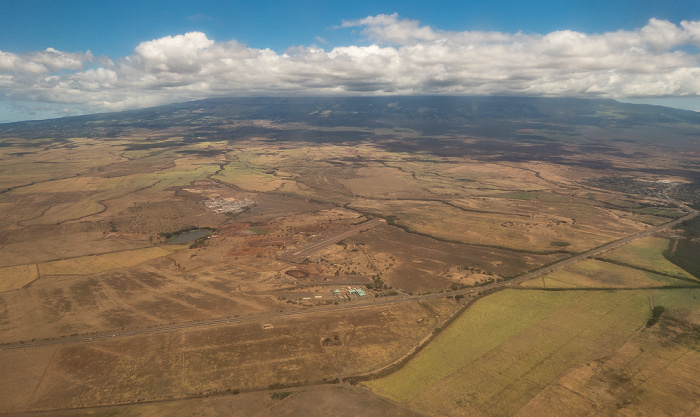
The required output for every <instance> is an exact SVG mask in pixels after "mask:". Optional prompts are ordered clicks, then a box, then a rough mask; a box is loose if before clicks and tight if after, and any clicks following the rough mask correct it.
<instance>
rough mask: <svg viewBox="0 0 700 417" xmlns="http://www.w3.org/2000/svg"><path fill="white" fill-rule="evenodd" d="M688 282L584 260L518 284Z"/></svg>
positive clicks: (578, 285) (618, 285)
mask: <svg viewBox="0 0 700 417" xmlns="http://www.w3.org/2000/svg"><path fill="white" fill-rule="evenodd" d="M673 285H692V284H691V283H689V282H688V281H682V280H679V279H676V278H672V277H669V276H666V275H660V274H655V273H652V272H648V271H642V270H639V269H635V268H628V267H626V266H622V265H617V264H614V263H610V262H603V261H598V260H593V259H588V260H585V261H583V262H578V263H576V264H574V265H570V266H567V267H566V268H564V269H560V270H557V271H554V272H552V273H549V274H547V275H545V276H544V277H541V278H536V279H533V280H530V281H527V282H525V283H523V284H522V286H523V287H528V288H542V287H544V288H636V287H663V286H673Z"/></svg>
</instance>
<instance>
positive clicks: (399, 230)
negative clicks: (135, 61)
mask: <svg viewBox="0 0 700 417" xmlns="http://www.w3.org/2000/svg"><path fill="white" fill-rule="evenodd" d="M698 208H700V115H698V114H695V113H693V112H688V111H680V110H674V109H668V108H661V107H654V106H641V105H629V104H621V103H617V102H614V101H612V100H579V99H544V98H540V99H532V98H525V97H518V98H511V97H462V98H456V97H390V98H240V99H212V100H204V101H198V102H190V103H183V104H175V105H169V106H162V107H157V108H153V109H145V110H138V111H129V112H122V113H109V114H99V115H89V116H79V117H72V118H65V119H55V120H45V121H32V122H21V123H10V124H4V125H0V370H2V373H3V376H4V378H3V379H2V381H0V415H28V414H27V413H31V415H82V414H86V415H87V414H90V415H114V414H115V413H116V414H119V415H122V414H123V415H158V414H162V415H189V414H192V413H196V412H202V413H204V412H210V413H214V415H223V414H225V415H241V416H243V415H284V413H287V414H289V415H299V414H302V413H311V414H314V413H316V414H318V413H324V412H327V411H328V410H330V409H333V410H338V407H339V406H338V404H343V403H345V402H348V401H352V402H354V404H356V405H354V406H353V407H355V408H348V409H345V410H343V411H338V412H339V413H342V412H345V413H346V414H340V415H355V414H358V413H359V414H362V415H372V413H375V415H397V416H404V415H405V416H409V415H435V416H443V415H483V416H496V415H498V416H501V415H522V416H527V415H547V414H548V413H549V414H550V415H563V414H561V413H563V412H564V411H566V412H568V413H569V415H586V414H591V415H595V413H598V412H601V411H600V410H604V411H603V413H604V414H605V415H628V414H629V413H641V414H642V415H664V413H667V414H669V415H692V413H697V412H698V408H697V406H696V405H694V403H693V398H697V395H698V392H697V388H696V386H695V385H697V384H695V383H694V381H693V377H692V375H693V372H694V371H693V370H700V368H699V367H698V363H699V362H698V358H699V357H700V356H698V344H697V340H698V339H697V334H698V326H700V304H699V303H698V302H697V296H698V292H699V291H700V276H699V275H698V268H697V256H696V255H697V251H696V250H695V248H697V239H698V232H697V231H698V230H699V228H698V226H697V225H698V217H696V216H697V209H698ZM655 307H662V308H661V309H659V308H656V309H655ZM652 318H654V320H653V322H652V320H651V319H652ZM659 364H663V366H662V365H659ZM673 380H675V381H678V382H677V383H675V384H673V386H669V381H673ZM663 381H666V383H664V382H663ZM311 398H313V399H315V401H310V399H311ZM357 404H361V405H357ZM362 404H364V405H362ZM651 404H667V406H663V407H662V406H660V405H659V406H654V407H653V408H652V407H651V406H650V405H651ZM357 407H359V408H357ZM363 407H364V408H363ZM340 408H342V407H340ZM175 409H177V410H175ZM226 410H228V411H226ZM232 410H236V411H232ZM309 410H312V411H309ZM546 410H552V411H551V413H550V412H548V411H546ZM556 410H559V411H556ZM645 410H649V411H645ZM177 413H180V414H177ZM222 413H223V414H222ZM226 413H228V414H226ZM231 413H232V414H231ZM236 413H238V414H236ZM266 413H267V414H266ZM352 413H355V414H352Z"/></svg>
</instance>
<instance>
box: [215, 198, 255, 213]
mask: <svg viewBox="0 0 700 417" xmlns="http://www.w3.org/2000/svg"><path fill="white" fill-rule="evenodd" d="M204 205H205V206H207V207H208V208H209V209H210V210H213V211H214V212H216V213H240V212H242V211H243V210H245V209H246V208H248V207H252V206H254V205H255V200H253V199H252V198H235V197H223V198H210V199H209V200H207V201H205V202H204Z"/></svg>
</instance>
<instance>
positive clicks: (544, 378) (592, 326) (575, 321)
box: [366, 290, 650, 415]
mask: <svg viewBox="0 0 700 417" xmlns="http://www.w3.org/2000/svg"><path fill="white" fill-rule="evenodd" d="M649 314H650V312H649V299H648V294H647V293H646V292H644V291H624V292H622V291H619V292H613V291H609V292H608V291H606V292H602V291H601V292H577V291H571V292H542V291H513V290H506V291H501V292H498V293H496V294H494V295H491V296H489V297H487V298H484V299H482V300H480V301H478V302H477V303H475V304H474V305H473V306H472V308H471V309H470V310H469V311H467V312H466V313H465V314H464V315H462V317H460V318H459V319H458V320H457V321H455V322H454V323H453V325H451V326H450V327H449V328H447V329H446V330H444V331H443V332H442V333H441V334H440V335H439V336H438V337H437V338H435V340H434V341H433V342H432V343H431V344H430V345H428V346H426V348H425V349H424V350H423V351H421V352H420V353H419V354H418V355H417V356H416V357H415V358H414V359H413V360H412V361H410V362H409V363H408V364H406V366H405V367H403V368H402V369H401V370H399V371H397V372H396V373H394V374H392V375H389V376H387V377H385V378H382V379H378V380H375V381H370V382H367V383H366V385H367V386H368V387H370V388H371V389H372V390H374V391H375V392H376V393H378V394H380V395H383V396H385V397H387V398H390V399H392V400H394V401H398V402H403V403H410V404H411V405H412V406H414V407H416V408H418V409H421V410H424V411H428V412H431V414H439V415H443V414H452V413H453V412H454V411H455V410H456V409H462V412H468V411H469V409H470V408H472V407H473V408H474V409H478V410H483V411H486V410H488V411H489V412H487V414H493V413H495V414H498V415H501V414H509V415H512V414H514V413H515V412H516V411H517V410H518V409H519V407H521V406H522V405H523V404H524V403H526V402H527V401H529V399H530V398H532V397H533V396H534V395H535V394H536V393H537V392H538V391H539V390H541V389H542V388H544V387H545V386H546V385H548V384H549V383H550V382H552V381H553V380H554V379H555V378H557V377H558V376H559V375H561V374H562V373H563V372H565V371H566V370H567V369H568V368H569V367H571V366H574V365H577V364H579V363H581V362H585V361H588V360H593V359H596V358H598V357H600V356H603V355H605V354H609V353H611V352H613V351H614V350H615V349H617V348H618V347H619V346H621V345H622V344H623V343H624V341H625V340H626V339H627V337H629V335H631V334H632V333H633V332H634V331H635V330H636V329H638V328H640V327H641V326H643V325H644V324H645V322H646V320H647V319H648V318H649Z"/></svg>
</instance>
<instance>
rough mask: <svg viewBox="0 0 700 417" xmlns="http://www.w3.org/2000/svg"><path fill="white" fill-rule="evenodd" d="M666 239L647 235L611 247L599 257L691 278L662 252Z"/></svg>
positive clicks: (666, 244) (666, 246)
mask: <svg viewBox="0 0 700 417" xmlns="http://www.w3.org/2000/svg"><path fill="white" fill-rule="evenodd" d="M668 244H669V242H668V239H664V238H660V237H653V236H649V237H646V238H644V239H639V240H635V241H634V242H632V243H630V244H628V245H625V246H622V247H620V248H617V249H613V250H611V251H610V252H607V253H605V254H603V255H601V256H600V257H601V258H602V259H606V260H612V261H616V262H621V263H624V264H627V265H633V266H637V267H640V268H644V269H649V270H653V271H658V272H661V273H664V274H669V275H675V276H679V277H685V278H693V276H692V275H691V274H689V273H688V272H686V271H684V270H683V269H682V268H680V267H678V266H676V265H674V264H673V263H671V262H670V261H669V260H668V259H666V258H665V257H664V256H663V255H662V253H663V251H665V250H666V249H667V248H668Z"/></svg>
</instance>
